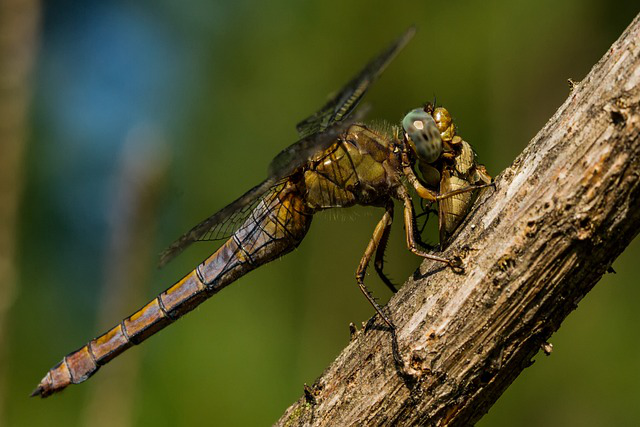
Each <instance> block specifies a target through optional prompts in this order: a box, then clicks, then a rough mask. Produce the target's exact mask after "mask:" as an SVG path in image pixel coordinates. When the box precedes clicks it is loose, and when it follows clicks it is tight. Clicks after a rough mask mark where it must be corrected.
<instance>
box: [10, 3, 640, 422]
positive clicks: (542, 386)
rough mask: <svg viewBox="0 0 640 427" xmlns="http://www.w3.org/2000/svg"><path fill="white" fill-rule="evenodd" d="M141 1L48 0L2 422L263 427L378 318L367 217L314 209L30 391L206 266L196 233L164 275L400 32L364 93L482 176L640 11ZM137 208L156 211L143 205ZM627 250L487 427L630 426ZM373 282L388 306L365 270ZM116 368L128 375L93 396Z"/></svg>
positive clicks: (639, 373) (633, 303) (634, 320)
mask: <svg viewBox="0 0 640 427" xmlns="http://www.w3.org/2000/svg"><path fill="white" fill-rule="evenodd" d="M132 3H133V2H126V1H95V0H89V1H84V2H73V1H47V2H45V3H44V4H43V5H42V11H41V13H42V15H41V29H40V47H39V52H38V56H37V62H36V64H35V70H34V76H35V77H34V82H33V84H34V87H33V98H32V106H31V114H30V118H29V123H28V131H29V135H30V137H29V140H28V144H27V146H26V150H27V151H26V157H25V159H24V162H25V163H24V166H23V168H24V178H25V184H24V185H25V189H24V194H23V198H22V201H21V205H22V206H21V211H20V216H19V220H20V223H19V235H18V238H19V240H18V248H19V252H18V265H17V267H18V278H19V281H18V283H19V287H18V289H17V297H16V300H15V302H14V304H13V307H12V309H11V312H10V316H9V319H8V325H9V336H8V346H7V348H6V351H7V352H8V356H7V358H6V360H7V361H8V365H7V366H5V367H4V369H5V375H7V378H8V390H9V392H8V394H7V401H6V402H5V407H6V408H5V417H6V419H5V420H4V424H5V425H9V426H34V425H50V426H54V425H65V426H70V425H97V424H98V423H99V420H98V419H99V418H104V419H106V420H109V419H111V421H110V423H111V425H126V424H128V425H154V426H165V425H194V424H196V423H201V422H204V423H205V424H210V425H224V426H247V425H268V424H271V423H272V422H274V421H275V420H276V419H277V418H278V417H279V415H280V414H281V413H282V412H283V411H284V409H285V408H286V407H287V406H288V405H289V404H291V403H292V402H293V401H294V400H296V399H297V398H298V397H299V396H300V395H301V394H302V386H303V384H304V383H312V382H313V381H314V379H315V378H316V377H317V376H319V375H320V374H321V372H322V370H323V369H324V368H325V367H326V366H327V365H328V364H329V363H330V362H331V361H332V360H333V359H334V358H335V357H336V355H337V354H338V353H339V352H340V350H341V349H342V348H343V347H344V346H345V345H346V344H347V343H348V340H349V331H348V325H349V322H354V323H356V324H359V323H360V322H362V321H366V320H367V319H369V317H371V316H372V315H373V311H372V309H371V307H370V306H369V305H368V303H367V302H366V300H365V299H364V298H363V297H362V295H361V294H360V292H359V290H358V288H357V286H356V283H355V280H354V272H355V268H356V266H357V264H358V262H359V260H360V257H361V255H362V251H363V250H364V248H365V246H366V244H367V242H368V239H369V238H370V236H371V232H372V230H373V228H374V226H375V224H376V222H377V221H378V219H379V217H380V215H381V214H382V211H381V210H376V209H372V208H369V209H366V208H352V209H349V210H346V212H327V213H324V214H320V215H319V216H318V218H317V219H316V220H315V221H314V224H313V227H312V228H311V231H310V232H309V234H308V236H307V238H306V239H305V241H304V242H303V243H302V245H301V246H300V248H299V249H298V250H296V251H295V252H293V253H291V254H290V255H288V256H286V257H285V258H283V259H282V260H280V261H276V262H273V263H271V264H269V265H267V266H264V267H262V268H260V269H258V270H257V271H255V272H253V273H251V274H249V275H248V276H246V277H244V278H242V279H241V280H239V281H238V283H237V284H234V285H233V286H231V287H229V288H228V289H226V290H225V291H224V292H222V293H220V294H218V295H217V296H215V297H214V298H213V299H212V300H210V301H208V302H207V303H206V304H204V305H203V306H201V307H200V308H198V309H197V310H195V311H194V312H193V313H191V314H189V315H188V316H186V317H185V318H184V319H183V320H181V321H180V322H178V323H177V324H176V325H174V326H171V327H170V328H168V329H167V330H165V331H163V332H161V333H160V334H159V335H157V336H155V337H153V338H152V339H150V340H149V341H147V342H145V343H144V345H142V346H140V347H138V348H134V349H132V350H130V351H128V352H127V353H125V354H124V355H123V356H121V357H120V358H118V359H116V360H115V361H113V362H112V363H110V364H109V365H108V366H106V367H104V368H102V370H101V371H100V372H99V373H98V374H97V375H96V376H95V377H93V378H92V379H91V380H90V381H88V382H87V383H85V384H82V385H80V386H73V387H70V388H69V389H68V390H66V391H65V392H64V393H62V394H60V395H56V396H53V397H51V398H49V399H46V400H39V399H28V398H27V396H28V394H29V393H30V392H31V390H32V389H33V388H34V387H35V385H36V384H37V382H38V381H39V380H40V378H41V377H42V375H44V374H45V372H46V370H47V369H48V368H50V367H51V366H52V365H53V364H55V363H57V362H58V361H59V360H60V359H61V358H62V356H63V355H65V354H66V353H68V352H70V351H72V350H74V349H76V348H78V347H80V346H81V345H83V344H84V343H85V342H86V341H87V340H89V339H91V338H93V337H94V336H95V335H97V334H99V333H102V332H103V331H104V330H106V328H108V327H110V326H112V325H114V324H115V323H116V322H118V321H119V320H120V319H121V318H122V317H125V316H127V315H129V314H130V313H131V312H133V311H134V310H136V309H137V308H139V307H141V306H142V305H143V304H145V303H146V302H147V301H148V300H149V299H151V298H152V297H154V296H155V295H156V294H157V293H159V292H161V291H162V290H164V289H165V288H167V287H168V286H170V285H172V284H173V283H174V282H175V281H177V280H178V279H179V278H181V277H182V275H184V274H185V273H186V272H188V271H189V270H190V269H192V268H193V267H194V266H195V265H196V264H197V263H198V262H199V261H201V260H202V259H203V258H204V257H205V256H207V255H208V254H209V253H211V252H212V251H213V249H214V248H215V246H216V244H215V243H213V244H209V243H200V244H198V245H196V247H195V248H192V249H189V250H188V251H187V252H185V253H184V254H183V255H181V256H180V257H179V258H177V259H176V260H175V261H174V262H172V263H171V264H170V265H169V266H167V267H166V268H164V269H163V270H157V269H156V268H155V264H156V256H155V254H157V253H159V252H160V250H162V249H163V248H164V247H165V246H167V245H168V244H169V243H170V242H171V241H172V240H173V239H174V238H176V237H177V236H179V235H180V234H181V233H182V232H184V231H185V230H187V229H189V228H190V227H191V226H192V225H194V224H195V223H197V222H199V221H200V220H201V219H203V218H205V217H207V216H208V215H209V214H211V213H213V212H214V211H216V210H217V209H218V208H220V207H222V206H224V205H225V204H226V203H228V202H230V201H231V200H233V199H234V198H235V197H237V196H239V195H240V194H242V192H243V191H245V190H246V189H248V188H250V187H251V186H253V185H255V184H256V183H258V182H259V181H261V180H262V179H264V177H265V173H266V168H267V165H268V163H269V160H270V158H271V157H273V156H274V155H275V154H276V153H277V152H278V151H279V150H280V149H282V148H283V147H285V146H286V145H288V144H290V143H291V142H293V141H295V139H296V132H295V124H296V123H297V122H298V121H299V120H300V119H302V118H304V117H306V116H307V115H309V114H311V113H312V112H314V111H315V110H316V109H317V108H318V107H320V106H321V105H322V104H323V103H324V101H325V100H326V97H327V95H328V94H329V93H330V92H332V91H334V90H337V89H339V88H340V87H341V85H342V84H344V83H345V82H346V81H347V80H348V79H350V78H351V77H352V76H353V74H354V73H355V72H357V71H358V70H359V69H360V67H361V66H362V65H363V64H365V63H366V61H368V60H369V59H370V58H371V57H372V56H373V55H375V54H377V53H378V52H379V50H380V49H382V48H383V47H385V46H386V45H387V44H388V43H389V42H390V41H391V40H392V39H394V38H395V37H396V36H397V35H399V34H400V33H401V32H402V31H404V30H405V29H406V28H407V27H408V26H409V25H411V24H416V25H417V27H418V30H419V31H418V33H417V35H416V37H415V38H414V40H413V41H412V42H411V43H410V44H409V45H408V46H407V48H406V49H405V50H404V51H403V52H402V53H401V54H400V55H399V56H398V58H397V59H396V60H395V61H394V62H393V63H392V64H391V65H390V66H389V68H388V69H387V71H386V72H385V73H384V75H383V76H382V77H381V79H380V80H379V81H378V82H377V83H376V84H375V85H374V87H373V89H372V90H371V91H370V93H369V95H368V96H367V99H366V100H367V102H369V103H370V104H371V105H372V106H373V110H372V112H371V114H370V118H372V119H377V120H387V121H390V122H394V123H397V122H399V120H400V119H401V118H402V116H403V114H404V113H405V112H406V111H408V110H410V109H411V108H413V107H415V106H417V105H419V104H421V103H423V102H425V101H426V100H431V99H433V97H434V96H436V97H437V101H438V103H441V104H443V105H445V106H447V108H449V110H450V111H451V112H452V114H453V115H454V119H455V120H457V124H458V127H459V131H460V133H461V134H462V135H463V136H464V137H465V139H466V140H468V141H470V142H471V143H472V144H473V145H474V147H475V148H476V150H477V151H478V153H479V157H480V159H481V161H482V162H483V163H484V164H485V165H486V166H487V169H488V170H489V172H490V173H491V174H492V175H497V174H498V173H499V172H500V171H501V170H503V169H504V168H505V167H506V166H508V165H509V164H510V162H511V161H512V160H513V159H514V158H515V157H516V156H517V154H518V153H519V152H520V151H521V150H522V148H523V147H524V146H525V145H526V144H527V142H528V141H529V140H530V139H531V138H532V137H533V136H534V135H535V133H536V132H537V130H539V129H540V128H541V127H542V126H543V125H544V123H545V122H546V121H547V120H548V118H549V117H551V115H552V114H553V113H554V112H555V110H556V109H557V108H558V107H559V106H560V104H561V103H562V102H563V101H564V99H565V98H566V97H567V95H568V85H567V82H566V80H567V78H570V77H571V78H573V79H576V80H580V79H582V78H583V77H584V76H585V75H586V74H587V73H588V72H589V70H590V68H591V66H592V65H593V64H595V62H596V61H597V60H598V59H599V58H600V57H601V56H602V55H603V54H604V53H605V52H606V50H607V49H608V47H609V46H610V45H611V44H612V43H613V41H614V40H616V38H617V37H618V36H619V35H620V33H621V32H622V31H623V30H624V28H625V27H626V26H627V25H628V24H629V23H630V22H631V20H632V19H633V17H634V16H635V14H636V13H637V12H638V9H639V8H638V6H637V4H633V2H612V1H604V0H589V1H584V0H582V1H578V0H570V1H565V2H555V1H548V0H543V1H538V2H526V3H525V2H513V1H506V0H504V1H502V0H496V1H490V2H479V1H477V2H470V1H460V2H449V3H446V2H431V1H425V2H415V1H412V2H409V1H398V2H371V1H364V0H355V1H351V2H348V3H346V2H340V1H335V0H330V1H323V2H295V1H282V0H273V1H270V2H260V1H255V0H241V1H236V2H222V1H205V0H190V1H182V2H178V1H169V0H155V1H153V2H152V1H149V0H143V1H138V2H135V4H132ZM138 140H143V142H142V143H140V142H137V141H138ZM132 146H133V147H134V148H131V147H132ZM132 153H133V154H132ZM131 158H133V159H134V161H133V162H132V161H131V160H127V159H131ZM123 159H124V160H123ZM146 162H155V163H154V164H157V165H156V166H151V169H153V168H157V169H153V170H155V171H156V172H153V173H151V176H152V178H151V184H149V186H148V187H144V186H143V189H142V190H140V193H136V192H135V191H134V190H135V188H137V187H136V184H137V181H136V180H138V179H143V178H139V175H137V172H135V166H132V164H133V165H135V164H141V163H146ZM132 167H133V168H134V172H132V174H133V177H134V178H131V177H130V176H131V175H127V173H126V171H127V170H129V169H128V168H132ZM144 167H148V166H146V165H145V166H141V168H144ZM154 174H155V175H154ZM136 177H137V178H136ZM130 179H133V181H132V182H129V181H128V180H130ZM127 191H132V192H133V198H129V199H128V198H127V196H123V195H122V194H123V192H124V193H127ZM127 194H128V193H127ZM136 194H138V196H139V197H140V198H141V199H144V200H146V199H145V197H147V196H149V200H151V202H149V203H148V204H146V205H144V206H142V207H140V206H136V202H135V200H136V197H135V195H136ZM150 194H151V196H150ZM123 200H124V202H123ZM131 209H138V211H139V212H141V213H140V214H139V215H141V218H142V219H140V217H138V221H140V222H141V223H142V224H145V226H147V227H149V228H148V230H147V232H146V234H144V235H143V236H142V237H141V238H143V239H144V240H145V242H147V246H144V245H142V246H135V245H136V243H135V242H134V243H131V244H130V245H131V246H127V244H126V243H125V244H124V246H118V243H117V241H118V240H117V239H118V238H117V237H114V235H116V236H122V235H123V234H124V235H127V232H126V231H127V230H129V228H127V227H131V224H130V223H125V222H126V221H129V222H132V221H133V220H131V219H130V216H127V215H128V214H130V213H131V212H130V210H131ZM127 218H129V219H127ZM133 224H134V225H135V221H133ZM133 228H135V227H133ZM122 230H124V232H123V231H122ZM131 233H133V232H131ZM133 234H135V233H133ZM114 241H115V243H114ZM118 247H121V248H122V247H124V250H114V248H118ZM127 247H131V248H132V250H131V251H130V252H129V253H125V254H122V252H128V251H126V249H127ZM134 249H135V250H134ZM639 254H640V247H639V246H638V241H637V240H636V241H635V242H634V244H633V245H632V246H631V247H629V248H628V249H627V250H626V251H625V253H624V254H623V255H622V256H621V257H620V259H618V260H617V261H616V262H615V263H614V268H615V269H616V271H617V274H615V275H607V276H606V277H605V278H604V279H603V280H602V282H601V283H599V284H598V285H597V286H596V288H595V289H594V291H592V292H591V293H590V294H589V295H588V296H587V297H586V298H585V299H584V300H583V301H582V302H581V303H580V306H579V307H578V309H577V311H576V312H574V313H572V314H571V315H570V316H569V318H568V319H567V321H566V322H565V324H564V325H563V327H562V328H561V329H560V331H559V332H558V333H557V334H555V335H554V336H553V337H552V339H551V342H552V343H553V344H554V352H553V354H552V356H550V357H544V356H540V355H539V356H537V358H536V363H535V364H534V365H533V366H532V367H530V368H528V369H527V370H526V371H525V372H524V373H523V374H522V375H521V376H520V377H519V378H518V379H517V380H516V382H515V383H514V384H513V386H512V387H510V388H509V389H508V390H507V391H506V393H505V394H504V396H503V397H502V398H501V399H500V400H499V401H498V403H497V404H496V405H495V406H494V407H493V408H492V409H491V411H490V412H489V414H488V415H487V416H485V418H484V419H483V420H482V421H481V422H480V425H483V426H502V425H505V426H506V425H521V426H538V425H581V426H601V425H617V426H622V425H634V424H635V423H636V422H637V421H638V419H640V407H639V405H638V404H637V402H638V401H639V399H640V357H639V355H640V343H639V341H638V340H637V337H638V333H637V325H638V324H640V315H639V314H638V313H639V311H638V310H637V303H638V301H640V290H639V288H638V286H637V285H638V281H637V276H636V275H637V274H638V272H639V269H638V264H637V259H638V255H639ZM118 256H120V257H121V258H122V259H120V258H118ZM387 258H388V261H387V265H388V268H389V271H390V274H391V276H392V277H394V278H395V279H396V282H402V279H403V278H405V277H408V275H409V274H411V273H412V272H413V271H414V269H415V268H416V267H417V266H418V264H419V262H420V260H419V259H417V258H416V257H415V256H413V255H412V254H411V253H409V252H408V251H407V250H406V249H405V246H404V242H403V233H402V227H401V225H400V222H398V221H396V224H395V225H394V228H393V232H392V240H391V243H390V245H389V250H388V257H387ZM118 259H120V261H118ZM133 261H135V264H136V265H137V266H138V267H137V268H138V269H139V270H137V271H138V273H136V274H138V276H136V277H139V279H138V280H134V281H133V282H134V283H125V284H124V285H122V283H121V282H122V281H117V280H116V281H117V282H118V283H121V286H116V287H107V288H106V289H105V288H104V284H105V283H111V282H113V280H114V279H113V273H112V270H113V269H115V268H116V267H114V265H115V264H114V263H116V264H117V263H118V262H120V264H118V265H122V263H124V264H126V263H127V262H128V263H130V264H134V262H133ZM118 268H122V269H123V271H132V270H131V269H135V268H136V267H132V266H129V267H118ZM127 268H128V269H129V270H127ZM140 271H144V272H146V273H139V272H140ZM110 275H111V276H110ZM116 276H117V275H116ZM125 276H127V277H129V276H130V275H126V274H125ZM368 284H369V285H370V287H371V288H372V289H373V291H374V293H375V294H376V295H378V296H380V297H381V299H382V300H383V301H385V300H386V299H387V298H388V297H389V293H388V291H387V289H386V288H385V287H384V285H383V284H382V283H381V282H380V281H379V280H378V278H377V277H376V275H375V274H371V275H369V278H368ZM110 289H116V290H117V291H118V292H122V293H123V294H122V295H123V296H122V297H118V296H114V295H111V294H113V293H114V292H115V291H110ZM105 295H109V296H108V297H107V299H111V300H113V299H115V300H118V298H120V299H119V302H118V303H114V304H115V305H112V307H117V308H112V309H108V308H106V309H105V308H101V306H102V305H103V304H104V302H103V300H104V299H105ZM100 312H102V313H107V315H105V316H99V315H98V314H97V313H100ZM105 317H106V318H107V319H106V320H105ZM123 372H127V373H128V374H127V375H131V376H133V377H134V378H135V380H133V381H129V382H124V383H122V384H124V385H120V386H118V385H116V386H114V388H113V389H114V390H117V392H116V395H115V396H114V395H113V393H112V395H109V393H106V394H105V393H103V394H100V391H99V390H100V389H101V388H103V387H106V384H107V383H108V382H109V381H116V384H117V381H118V378H115V379H112V378H111V377H118V376H119V375H124V374H123ZM118 397H120V400H118ZM110 399H111V400H110ZM123 400H124V401H125V402H124V403H123V402H122V401H123ZM109 402H111V403H109ZM110 417H114V418H110ZM113 420H118V421H117V423H116V422H115V421H113ZM2 423H3V420H0V424H2ZM105 425H108V424H105Z"/></svg>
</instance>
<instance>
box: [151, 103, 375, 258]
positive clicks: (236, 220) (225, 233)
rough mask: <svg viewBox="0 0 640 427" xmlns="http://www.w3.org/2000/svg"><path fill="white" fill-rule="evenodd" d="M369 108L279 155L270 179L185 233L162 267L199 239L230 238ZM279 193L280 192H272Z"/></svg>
mask: <svg viewBox="0 0 640 427" xmlns="http://www.w3.org/2000/svg"><path fill="white" fill-rule="evenodd" d="M365 111H366V109H361V111H359V112H358V114H356V115H354V116H353V117H352V118H350V119H349V120H344V121H342V122H339V123H335V124H334V125H333V126H330V127H329V128H327V129H326V130H325V131H323V132H319V133H316V134H313V135H310V136H308V137H306V138H302V139H300V140H299V141H298V142H296V143H295V144H292V145H290V146H289V147H287V148H285V149H284V150H282V151H281V152H280V154H278V155H277V156H276V157H275V158H274V159H273V161H272V162H271V164H270V165H269V172H268V176H267V179H266V180H264V181H263V182H261V183H260V184H258V185H256V186H255V187H253V188H252V189H250V190H249V191H247V192H246V193H244V194H243V195H242V196H240V197H239V198H238V199H236V200H235V201H233V202H232V203H230V204H229V205H227V206H225V207H224V208H222V209H220V210H219V211H218V212H216V213H215V214H213V215H211V216H210V217H209V218H207V219H205V220H204V221H202V222H201V223H199V224H198V225H196V226H195V227H193V228H192V229H191V230H189V231H187V232H186V233H185V234H183V235H182V236H181V237H180V238H179V239H178V240H176V241H175V242H173V243H172V244H171V245H170V246H169V247H168V248H167V249H165V250H164V251H163V252H162V253H161V254H160V263H159V266H160V267H162V266H164V265H165V264H166V263H168V262H169V261H171V260H172V259H173V258H175V257H176V256H177V255H178V254H180V253H181V252H182V251H183V250H184V249H185V248H186V247H187V246H189V245H190V244H191V243H193V242H197V241H199V240H218V239H223V238H227V237H229V236H230V235H231V234H233V232H234V231H236V230H237V229H238V227H240V226H241V225H242V224H243V223H244V221H245V220H246V218H247V217H248V216H249V214H250V213H251V212H252V211H253V208H254V207H255V205H256V204H257V203H258V201H259V200H261V197H263V196H264V194H265V193H267V192H268V191H269V190H271V189H272V188H273V187H274V186H276V185H279V184H280V181H281V180H282V179H284V178H286V177H287V176H289V175H291V174H293V173H294V172H296V170H298V169H299V168H301V167H302V166H304V165H305V164H306V163H307V162H308V161H309V159H310V158H311V157H313V155H314V154H316V153H317V152H318V151H321V150H324V149H326V148H328V147H329V146H331V144H333V143H334V142H335V141H336V140H337V139H338V137H339V136H340V134H342V133H343V132H344V131H345V130H346V129H347V128H348V127H349V126H351V124H352V123H353V121H354V120H357V119H359V118H361V116H362V115H363V113H364V112H365ZM271 194H277V193H273V192H272V193H271Z"/></svg>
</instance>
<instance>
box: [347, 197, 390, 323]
mask: <svg viewBox="0 0 640 427" xmlns="http://www.w3.org/2000/svg"><path fill="white" fill-rule="evenodd" d="M392 222H393V202H391V201H389V203H388V204H387V206H386V212H385V213H384V215H383V216H382V219H381V220H380V222H378V225H376V228H375V230H374V231H373V237H372V238H371V240H370V241H369V244H368V245H367V249H365V251H364V254H363V255H362V259H361V260H360V264H359V265H358V269H357V270H356V282H357V283H358V287H359V288H360V290H361V291H362V293H363V294H364V296H365V298H367V301H369V303H370V304H371V305H372V306H373V308H374V309H375V310H376V312H378V314H379V315H380V317H382V319H383V320H384V321H385V322H386V324H387V325H389V327H390V328H391V330H392V331H395V326H394V325H393V323H392V322H391V320H390V319H389V318H388V317H387V316H386V315H385V314H384V313H383V312H382V308H381V307H380V306H379V305H378V303H377V302H376V300H375V299H374V298H373V296H372V295H371V292H369V290H368V289H367V287H366V286H365V284H364V275H365V273H366V271H367V266H368V265H369V261H371V257H372V256H373V253H374V252H377V254H376V262H375V263H376V271H378V274H380V277H381V278H382V280H383V281H384V282H385V284H386V285H387V286H389V288H390V289H391V290H393V291H394V292H395V287H394V286H393V284H392V283H391V282H390V281H389V279H387V278H386V276H384V275H383V273H382V262H380V269H379V270H378V266H377V264H378V258H382V255H383V254H384V247H383V249H382V251H380V250H379V248H380V247H381V242H383V243H385V244H386V240H387V239H388V237H389V231H390V230H391V223H392ZM385 280H386V281H385ZM387 282H388V283H387Z"/></svg>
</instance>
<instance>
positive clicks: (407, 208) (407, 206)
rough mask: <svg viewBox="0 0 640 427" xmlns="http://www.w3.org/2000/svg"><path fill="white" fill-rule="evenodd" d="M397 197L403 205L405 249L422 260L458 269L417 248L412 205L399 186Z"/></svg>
mask: <svg viewBox="0 0 640 427" xmlns="http://www.w3.org/2000/svg"><path fill="white" fill-rule="evenodd" d="M398 196H399V197H400V199H401V200H402V202H403V203H404V226H405V230H406V234H407V247H408V248H409V250H410V251H411V252H413V253H414V254H416V255H418V256H421V257H423V258H428V259H432V260H434V261H439V262H443V263H445V264H447V265H449V266H450V267H453V268H458V267H459V265H458V263H456V262H455V261H451V260H449V259H447V258H443V257H439V256H437V255H433V254H430V253H428V252H425V251H423V250H421V249H419V248H418V239H416V231H415V222H416V220H415V213H414V210H413V203H412V201H411V196H409V193H408V192H407V189H406V188H404V187H403V186H400V187H399V189H398Z"/></svg>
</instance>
